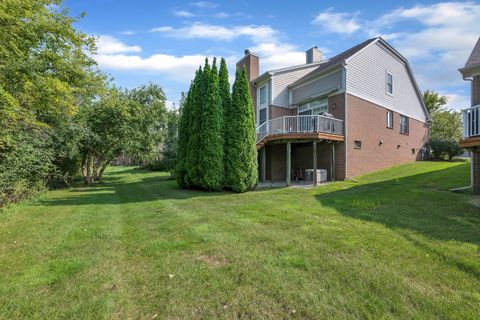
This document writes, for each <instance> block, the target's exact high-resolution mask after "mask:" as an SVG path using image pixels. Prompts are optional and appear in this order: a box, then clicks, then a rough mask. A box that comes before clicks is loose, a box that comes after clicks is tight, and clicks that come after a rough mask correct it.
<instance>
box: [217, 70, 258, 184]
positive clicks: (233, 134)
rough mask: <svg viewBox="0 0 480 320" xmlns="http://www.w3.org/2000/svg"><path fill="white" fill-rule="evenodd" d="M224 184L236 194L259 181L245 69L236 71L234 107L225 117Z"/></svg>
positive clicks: (232, 105)
mask: <svg viewBox="0 0 480 320" xmlns="http://www.w3.org/2000/svg"><path fill="white" fill-rule="evenodd" d="M225 121H226V122H227V123H228V125H227V126H226V129H225V135H226V136H227V137H228V139H227V143H226V144H225V150H224V151H225V154H226V156H225V162H226V163H225V171H226V172H225V180H226V181H225V182H226V185H227V186H229V187H230V188H232V190H233V191H235V192H245V191H247V190H250V189H252V188H253V187H254V186H255V185H256V184H257V180H258V168H257V167H258V164H257V149H256V144H255V118H254V114H253V105H252V98H251V96H250V89H249V84H248V80H247V72H246V69H245V68H243V70H241V71H237V73H236V76H235V83H234V84H233V93H232V104H231V108H229V109H228V112H227V114H226V116H225Z"/></svg>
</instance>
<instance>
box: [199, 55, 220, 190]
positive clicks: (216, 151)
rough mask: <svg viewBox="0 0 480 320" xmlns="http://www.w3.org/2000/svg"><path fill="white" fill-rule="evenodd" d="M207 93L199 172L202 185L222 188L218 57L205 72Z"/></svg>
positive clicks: (202, 123)
mask: <svg viewBox="0 0 480 320" xmlns="http://www.w3.org/2000/svg"><path fill="white" fill-rule="evenodd" d="M204 79H205V81H206V84H207V85H206V94H205V103H204V106H203V112H202V113H201V117H200V119H201V130H200V132H199V133H200V134H199V137H200V157H199V160H200V161H199V164H200V166H199V168H200V170H199V172H200V175H201V186H202V187H203V188H205V189H207V190H209V191H211V190H222V189H223V183H224V178H225V176H224V166H223V125H222V123H223V112H222V101H221V99H220V93H219V90H218V89H219V88H218V70H217V66H216V59H214V60H213V65H212V69H211V71H209V72H204Z"/></svg>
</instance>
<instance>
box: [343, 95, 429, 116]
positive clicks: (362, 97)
mask: <svg viewBox="0 0 480 320" xmlns="http://www.w3.org/2000/svg"><path fill="white" fill-rule="evenodd" d="M346 92H347V94H349V95H351V96H355V97H357V98H360V99H362V100H365V101H368V102H371V103H373V104H376V105H378V106H379V107H382V108H384V109H388V110H392V111H395V112H396V113H399V114H403V115H405V116H407V117H409V118H411V119H415V120H417V121H420V122H422V123H427V121H428V119H424V120H422V119H419V118H418V117H415V116H412V115H411V114H409V113H405V112H404V111H399V110H398V109H396V108H393V107H391V106H386V105H384V104H383V103H381V102H379V101H377V100H375V99H372V98H368V97H365V96H364V95H361V94H357V93H353V92H350V91H348V90H347V91H346Z"/></svg>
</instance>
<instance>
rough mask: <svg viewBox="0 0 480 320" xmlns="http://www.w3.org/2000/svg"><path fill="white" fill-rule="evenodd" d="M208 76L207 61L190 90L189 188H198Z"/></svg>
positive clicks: (187, 163)
mask: <svg viewBox="0 0 480 320" xmlns="http://www.w3.org/2000/svg"><path fill="white" fill-rule="evenodd" d="M209 74H210V66H209V65H208V60H205V66H204V68H203V71H202V69H201V68H200V69H199V70H198V75H197V77H196V78H195V80H194V85H193V90H192V101H191V104H192V105H191V113H190V128H189V141H188V149H187V154H186V155H187V159H186V165H187V171H186V172H187V175H186V181H187V185H188V186H189V187H200V186H201V179H200V178H201V177H200V171H199V170H200V168H199V156H200V135H201V131H202V128H201V126H202V123H201V119H200V118H201V114H202V110H203V105H204V100H205V98H204V96H205V86H206V84H207V83H208V75H209ZM205 78H207V79H205Z"/></svg>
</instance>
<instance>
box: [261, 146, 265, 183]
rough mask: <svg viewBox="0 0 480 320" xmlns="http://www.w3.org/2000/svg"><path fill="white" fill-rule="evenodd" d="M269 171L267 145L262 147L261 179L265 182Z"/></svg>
mask: <svg viewBox="0 0 480 320" xmlns="http://www.w3.org/2000/svg"><path fill="white" fill-rule="evenodd" d="M266 171H267V147H266V146H263V148H262V149H260V181H261V182H263V183H265V180H266Z"/></svg>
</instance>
